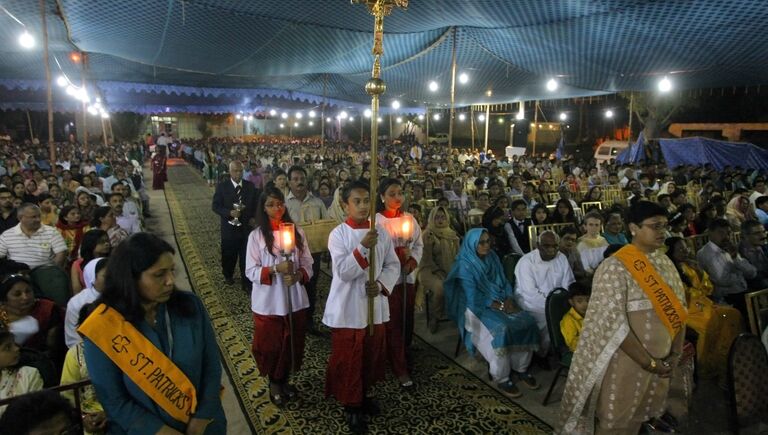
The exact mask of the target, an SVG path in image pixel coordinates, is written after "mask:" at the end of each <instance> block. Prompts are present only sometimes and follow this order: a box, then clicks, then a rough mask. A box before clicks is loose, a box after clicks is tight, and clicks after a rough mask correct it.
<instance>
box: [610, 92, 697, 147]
mask: <svg viewBox="0 0 768 435" xmlns="http://www.w3.org/2000/svg"><path fill="white" fill-rule="evenodd" d="M619 95H620V96H621V97H623V98H624V99H625V100H626V101H627V107H628V108H629V106H630V105H631V106H632V107H631V110H632V113H633V114H634V116H636V119H639V120H640V124H642V126H643V133H645V137H646V138H649V139H650V138H657V137H659V134H660V133H661V132H662V130H665V129H666V128H667V127H668V126H669V124H670V123H671V119H672V117H673V116H675V115H676V114H678V113H680V111H682V110H685V109H689V108H693V107H695V106H697V105H698V101H697V100H695V99H691V98H684V97H683V96H682V95H681V94H680V93H671V94H660V93H658V92H621V93H619ZM630 101H631V104H630Z"/></svg>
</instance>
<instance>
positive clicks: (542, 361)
mask: <svg viewBox="0 0 768 435" xmlns="http://www.w3.org/2000/svg"><path fill="white" fill-rule="evenodd" d="M532 362H533V364H534V365H535V366H537V367H538V368H540V369H542V370H545V371H551V370H552V365H551V364H550V363H549V358H548V357H546V356H539V355H536V354H533V361H532Z"/></svg>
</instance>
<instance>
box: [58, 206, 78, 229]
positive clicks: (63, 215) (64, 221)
mask: <svg viewBox="0 0 768 435" xmlns="http://www.w3.org/2000/svg"><path fill="white" fill-rule="evenodd" d="M72 210H77V211H80V209H79V208H77V207H75V206H74V205H65V206H64V207H62V208H61V210H60V211H59V222H61V223H62V224H64V225H67V215H68V214H69V212H71V211H72Z"/></svg>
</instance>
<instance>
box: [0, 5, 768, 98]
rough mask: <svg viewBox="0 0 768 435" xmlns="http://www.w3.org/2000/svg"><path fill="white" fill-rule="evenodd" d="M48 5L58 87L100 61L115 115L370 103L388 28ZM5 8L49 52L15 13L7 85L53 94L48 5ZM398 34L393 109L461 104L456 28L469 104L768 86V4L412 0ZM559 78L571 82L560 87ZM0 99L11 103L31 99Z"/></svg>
mask: <svg viewBox="0 0 768 435" xmlns="http://www.w3.org/2000/svg"><path fill="white" fill-rule="evenodd" d="M46 1H47V17H48V32H49V40H50V50H51V59H52V62H51V63H52V69H53V72H54V78H55V77H56V76H57V75H58V74H59V68H58V66H57V63H56V62H55V61H54V60H53V56H56V59H58V61H59V63H60V64H61V69H62V70H63V72H65V73H66V74H67V75H68V76H69V77H70V78H71V79H72V81H73V82H75V83H79V82H80V80H81V77H80V66H79V65H76V64H73V63H72V62H71V61H70V60H69V59H68V54H69V53H70V52H71V51H73V50H78V49H79V50H82V51H84V52H86V53H87V55H88V63H87V73H86V75H87V78H88V79H89V81H91V82H92V83H95V84H96V86H98V87H99V89H100V91H101V93H102V94H103V95H104V96H105V99H106V100H107V101H106V103H107V105H112V106H114V107H121V106H124V107H132V106H138V105H144V104H146V105H149V106H157V107H162V106H163V105H164V104H159V105H155V104H153V103H152V101H151V98H149V100H150V101H148V102H145V101H144V100H143V99H142V98H143V97H146V96H149V95H151V94H155V95H162V94H168V95H169V97H168V98H166V99H165V100H176V101H178V103H174V104H177V105H178V106H181V107H189V108H200V107H209V108H210V111H232V110H234V109H237V108H241V110H243V109H246V110H254V109H258V108H259V107H261V105H262V104H263V100H264V99H269V98H274V97H277V98H284V99H287V100H293V101H299V102H304V103H306V104H308V105H314V104H317V102H319V101H321V100H322V96H323V95H326V96H327V97H328V98H330V99H332V100H333V101H334V102H336V103H337V104H340V105H344V104H348V105H350V106H352V107H354V106H356V105H359V106H360V107H361V106H362V105H363V104H366V103H367V102H368V101H369V97H368V96H367V95H366V94H365V91H364V89H363V85H364V83H365V82H366V80H367V79H368V78H369V76H370V70H371V63H372V56H371V45H372V27H373V18H372V17H371V16H370V15H369V14H368V11H367V9H366V7H364V6H362V5H352V4H350V2H349V1H348V0H258V1H257V0H249V1H246V0H131V1H127V0H122V1H116V0H98V1H96V0H94V1H82V0H46ZM2 5H3V6H4V7H5V8H6V9H8V11H9V12H11V13H12V14H14V15H15V16H17V17H18V18H19V19H20V20H21V21H22V22H23V23H25V25H26V26H27V29H28V30H29V31H30V33H32V34H33V35H34V36H35V38H36V40H37V46H36V48H35V49H33V50H29V51H28V50H24V49H23V48H21V47H20V46H19V44H18V43H17V38H18V35H19V33H20V32H21V26H20V25H18V24H17V23H16V22H14V21H13V20H12V19H11V18H10V17H8V16H7V15H5V14H2V16H1V17H0V22H1V23H2V25H0V42H2V44H1V45H0V47H1V48H0V53H1V55H2V59H3V60H2V62H0V85H1V86H0V87H4V88H5V89H16V90H18V89H26V90H27V92H32V93H34V92H33V90H35V89H37V90H39V89H41V85H40V84H38V85H36V86H35V85H32V86H30V85H29V83H26V85H24V83H23V82H38V83H40V82H41V81H42V80H43V79H44V77H45V73H44V69H43V64H42V61H41V60H42V51H41V46H42V43H41V40H42V31H41V19H40V10H39V4H38V2H37V1H31V0H7V1H4V2H3V3H2ZM384 29H385V32H386V35H385V38H384V57H383V58H382V62H383V63H382V76H383V79H384V80H385V82H386V83H387V86H388V90H387V93H386V94H385V96H384V101H383V104H382V106H385V105H387V104H384V103H386V102H387V101H389V100H390V99H395V98H398V99H400V100H401V102H402V105H403V107H404V108H416V107H423V106H424V105H425V103H427V102H428V103H430V104H432V105H436V104H437V105H440V107H443V106H442V105H444V104H447V103H448V102H449V101H450V76H451V74H450V65H451V48H452V40H453V38H452V33H453V30H454V29H455V30H456V41H457V43H456V51H457V64H458V72H459V73H462V72H465V73H466V74H468V76H469V81H468V83H466V84H462V85H457V93H456V102H457V104H458V105H459V106H463V105H468V104H475V103H476V104H484V103H492V104H497V103H509V102H513V101H518V100H531V99H547V98H564V97H575V96H586V95H598V94H603V93H609V92H616V91H620V90H628V89H632V90H649V89H653V88H654V87H655V85H656V82H657V81H658V80H659V79H660V78H661V77H663V76H665V75H666V76H669V77H670V79H671V80H672V81H673V82H674V85H675V88H676V89H686V88H698V87H720V86H747V85H759V84H764V83H765V82H766V78H767V77H768V2H766V1H765V0H733V1H723V0H690V1H679V0H655V1H652V0H547V1H542V0H517V1H509V0H460V1H458V0H411V2H410V5H409V8H408V10H407V11H402V10H394V11H393V13H392V15H391V16H389V17H387V18H386V19H385V24H384ZM553 77H555V78H557V80H558V81H559V82H560V87H559V88H558V89H557V91H555V92H549V91H547V89H546V87H545V83H546V81H547V80H548V79H550V78H553ZM431 80H434V81H436V82H438V84H439V89H438V90H437V91H436V92H431V91H430V90H429V89H428V87H427V83H428V82H429V81H431ZM190 88H192V89H193V90H191V91H190V90H189V89H190ZM222 88H229V89H231V90H229V91H223V90H222ZM180 89H181V90H180ZM487 91H491V92H490V93H487ZM38 93H39V92H38ZM131 94H135V95H131ZM217 94H218V95H217ZM179 95H181V96H184V97H185V99H178V98H177V97H178V96H179ZM222 95H228V97H226V98H225V99H224V100H222V99H221V98H222ZM15 96H16V97H18V95H15ZM0 97H1V98H2V103H3V104H4V106H3V107H8V106H9V105H11V104H18V103H25V102H24V101H21V100H16V101H10V100H7V98H9V97H10V95H9V94H8V93H4V94H0ZM140 97H142V98H140ZM30 98H31V96H30ZM113 99H114V101H110V100H113ZM217 99H218V100H217ZM121 100H130V102H123V101H121ZM26 103H28V104H36V103H37V104H39V103H41V102H40V101H27V102H26ZM61 104H73V103H70V102H68V101H66V100H64V99H63V98H62V101H61ZM165 104H167V103H165Z"/></svg>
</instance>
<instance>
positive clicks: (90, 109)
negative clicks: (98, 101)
mask: <svg viewBox="0 0 768 435" xmlns="http://www.w3.org/2000/svg"><path fill="white" fill-rule="evenodd" d="M88 113H90V114H91V115H94V116H96V115H98V114H99V111H98V109H97V108H96V107H94V106H88Z"/></svg>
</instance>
